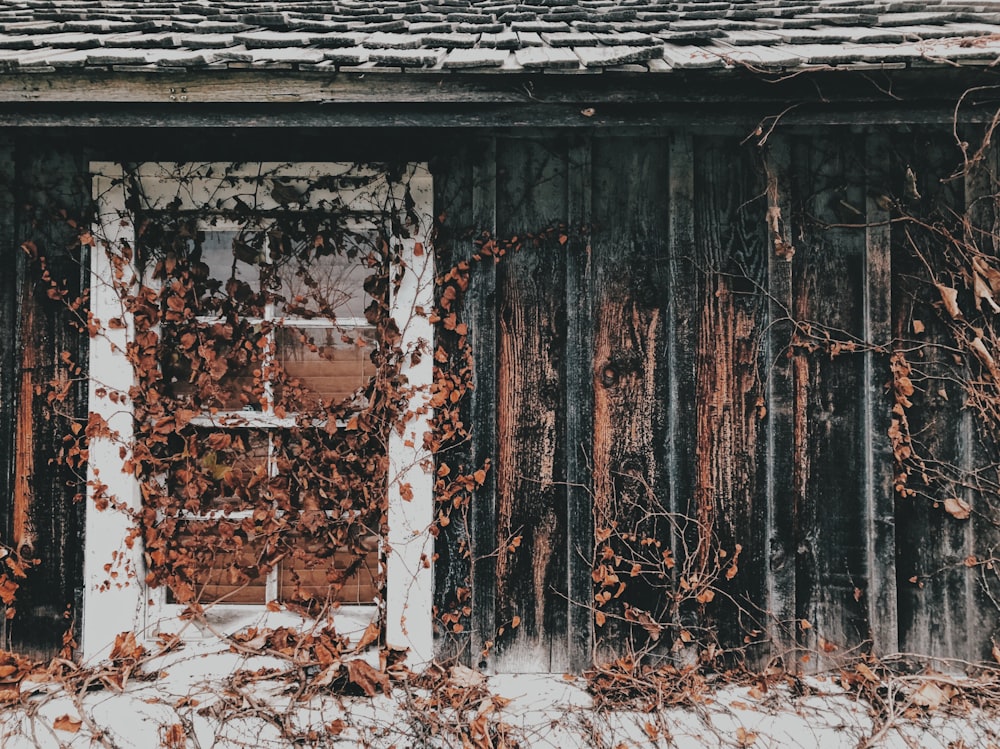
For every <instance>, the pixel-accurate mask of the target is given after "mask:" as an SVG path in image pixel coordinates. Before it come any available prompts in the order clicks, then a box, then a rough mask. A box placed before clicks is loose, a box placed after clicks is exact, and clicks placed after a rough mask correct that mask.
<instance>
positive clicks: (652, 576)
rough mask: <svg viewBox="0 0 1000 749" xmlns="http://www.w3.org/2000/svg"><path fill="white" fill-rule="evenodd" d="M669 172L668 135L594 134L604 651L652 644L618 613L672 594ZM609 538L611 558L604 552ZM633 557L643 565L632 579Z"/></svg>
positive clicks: (596, 463)
mask: <svg viewBox="0 0 1000 749" xmlns="http://www.w3.org/2000/svg"><path fill="white" fill-rule="evenodd" d="M669 181H670V174H669V141H667V140H666V139H655V140H654V139H650V140H647V141H645V142H640V141H636V140H634V139H627V138H600V139H598V140H596V141H595V143H594V218H595V222H596V223H597V225H598V226H601V227H612V226H613V227H616V229H615V230H614V231H613V232H612V231H608V232H598V233H597V234H595V237H594V243H593V252H594V255H593V264H594V276H593V278H594V280H593V283H594V286H593V292H594V300H593V305H594V327H593V347H594V348H593V360H592V363H591V372H592V377H593V383H594V384H593V390H594V456H593V492H594V523H595V528H596V530H597V534H598V535H597V538H598V541H599V543H598V557H599V559H600V562H599V563H600V565H601V567H599V569H606V570H607V576H601V579H599V580H597V582H598V585H599V591H600V592H604V593H607V594H609V595H610V596H611V600H610V601H609V602H608V603H606V604H605V605H604V606H603V607H602V608H601V610H602V611H603V612H604V613H605V615H606V616H607V617H608V618H607V622H606V624H605V625H604V626H603V627H601V628H600V629H599V631H598V633H597V635H598V643H599V653H600V654H603V655H612V654H622V653H624V652H629V651H639V650H641V649H644V648H646V647H649V646H653V645H655V644H656V643H655V642H651V641H650V639H649V634H648V633H647V631H645V630H644V629H643V628H642V627H641V626H638V625H637V624H632V623H630V622H629V621H627V620H625V619H624V616H625V613H626V608H625V607H629V606H631V607H633V608H635V609H638V610H641V611H644V612H648V613H649V614H650V615H651V616H652V617H653V619H654V620H656V621H664V620H665V616H666V614H667V612H669V610H670V604H671V601H670V596H669V579H662V578H659V577H658V576H657V574H656V573H655V570H656V569H657V566H658V564H659V563H660V561H661V553H662V550H663V549H665V548H669V545H670V544H671V536H672V533H673V530H674V526H673V524H672V522H671V520H672V519H671V518H670V517H669V514H668V511H669V506H670V498H669V492H668V490H667V489H666V486H665V485H664V457H663V448H664V446H665V443H666V428H667V412H666V409H665V408H664V407H663V404H664V401H665V397H666V393H667V367H666V354H667V343H668V341H667V330H666V328H667V324H668V314H667V309H666V307H667V295H668V293H669V260H668V256H667V251H668V247H669V245H668V237H667V232H668V228H669V223H668V215H669V210H670V206H669V205H665V204H664V201H663V196H665V195H669V192H668V190H669ZM607 534H610V536H608V535H607ZM602 537H605V538H606V540H605V541H602ZM650 542H655V543H653V544H652V545H651V543H650ZM608 546H609V547H610V548H611V549H612V550H613V551H614V552H615V553H616V554H617V555H618V556H617V557H613V558H608V557H607V555H605V554H604V553H603V550H604V547H608ZM633 564H640V565H641V567H642V568H643V569H644V570H645V571H646V574H645V575H644V576H637V577H634V578H633V577H631V573H630V570H631V568H632V565H633ZM616 578H617V579H618V580H619V581H620V582H618V583H616V582H614V580H615V579H616ZM620 584H621V585H623V588H624V590H619V589H618V586H619V585H620ZM632 621H635V619H632ZM664 639H666V638H664Z"/></svg>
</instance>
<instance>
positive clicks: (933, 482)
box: [892, 129, 985, 658]
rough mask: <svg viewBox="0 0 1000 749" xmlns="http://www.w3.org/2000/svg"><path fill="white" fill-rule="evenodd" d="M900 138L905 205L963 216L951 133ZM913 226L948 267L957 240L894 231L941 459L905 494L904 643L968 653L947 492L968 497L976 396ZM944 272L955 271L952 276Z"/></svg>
mask: <svg viewBox="0 0 1000 749" xmlns="http://www.w3.org/2000/svg"><path fill="white" fill-rule="evenodd" d="M895 146H896V147H895V158H894V161H893V164H892V168H893V177H894V179H895V184H896V185H901V186H902V189H900V187H897V190H898V191H899V193H898V194H899V200H900V202H901V204H902V206H903V210H904V211H905V212H906V213H908V214H911V215H913V214H915V215H921V214H922V213H923V212H924V211H926V210H928V208H929V207H931V210H934V209H935V208H936V209H937V210H940V211H941V212H942V213H944V214H945V215H950V216H961V215H962V214H963V210H964V208H965V205H964V204H965V199H966V196H965V194H964V193H965V190H966V188H965V185H964V184H963V181H962V180H943V179H941V175H945V174H953V173H954V168H955V163H954V158H953V154H954V151H953V148H954V141H953V138H952V136H951V134H950V133H948V132H944V131H940V130H933V129H927V130H917V131H915V132H914V133H913V134H912V135H911V136H910V137H909V138H907V139H905V140H903V139H898V140H897V143H896V144H895ZM908 185H912V187H908ZM907 232H909V233H910V234H911V235H912V236H913V237H914V239H915V241H916V242H918V243H919V246H920V248H921V251H922V252H923V253H925V255H926V257H927V258H929V259H930V261H931V262H932V264H933V265H934V266H935V267H937V268H938V269H939V270H938V271H937V272H940V268H941V267H943V263H940V261H938V260H937V258H939V257H942V256H944V255H945V254H946V253H948V252H950V242H948V241H947V240H945V239H943V238H941V237H940V236H936V235H934V234H933V233H926V234H925V233H923V232H921V231H920V229H919V227H915V226H914V225H912V224H907V225H904V226H901V227H900V228H899V230H898V231H894V232H893V256H892V266H893V290H892V297H893V336H894V338H895V339H896V340H897V342H898V343H897V346H898V352H901V353H902V354H904V355H905V356H906V358H907V361H908V362H909V363H910V364H911V365H912V367H913V371H912V372H911V374H910V377H912V378H913V382H914V385H915V386H916V387H919V388H920V390H919V391H915V392H914V394H913V396H912V397H911V398H910V400H911V401H912V406H910V407H909V408H906V409H905V415H906V419H907V420H908V422H909V431H910V433H911V434H912V435H915V436H916V442H915V444H914V449H915V450H916V452H917V455H918V456H920V457H921V458H927V459H933V460H935V461H937V463H933V464H932V465H931V466H930V469H931V470H930V471H926V472H925V471H920V470H915V471H913V472H912V475H911V477H910V479H909V481H908V482H907V487H908V488H909V489H912V490H913V491H914V492H915V493H914V494H913V495H912V496H906V497H898V498H897V513H896V536H897V557H896V565H897V580H898V590H897V600H898V604H899V606H898V609H899V639H900V648H901V649H902V650H903V651H904V652H914V653H921V654H923V655H926V656H929V657H931V658H935V657H940V658H954V657H965V656H966V655H967V654H968V653H969V648H970V642H972V641H977V642H978V641H981V639H982V638H981V637H980V634H979V633H978V632H975V631H973V630H972V629H971V628H970V622H969V601H970V597H971V596H972V592H971V590H970V588H971V587H972V586H973V585H974V584H975V575H974V573H973V572H972V570H971V569H970V568H968V567H966V566H965V564H964V560H965V559H966V557H967V556H968V553H969V539H968V536H967V533H968V527H969V522H968V520H960V519H957V518H954V517H952V516H951V515H949V514H948V513H947V512H945V511H944V508H943V507H942V506H941V502H942V501H943V500H944V499H945V498H947V497H960V498H963V499H966V500H967V499H968V495H967V494H966V492H967V491H968V490H967V489H966V488H964V485H965V484H966V483H967V481H966V479H967V476H965V475H963V474H962V470H963V468H964V466H965V465H966V461H967V460H968V458H967V456H966V451H967V450H968V449H969V448H970V445H969V443H968V442H967V441H966V440H967V439H968V436H969V435H968V434H963V430H964V429H965V425H964V423H963V420H964V418H965V417H964V415H963V412H964V411H965V410H966V408H965V405H964V403H965V400H966V398H967V393H966V390H965V387H964V385H963V380H964V379H965V378H966V377H968V372H967V371H963V366H962V365H961V364H959V363H958V362H956V360H955V359H954V358H953V355H952V352H953V348H954V343H953V338H952V335H951V333H950V331H949V330H948V326H947V325H946V324H945V323H944V322H943V321H942V320H941V318H940V316H939V314H938V312H937V310H936V309H935V305H938V304H940V299H941V297H940V294H939V293H938V292H937V290H936V289H935V288H934V286H933V285H932V281H931V279H930V278H929V277H928V272H927V269H926V267H925V266H924V264H923V263H922V262H921V261H919V260H918V259H917V258H916V257H915V256H914V252H913V248H912V247H911V245H910V243H909V241H908V240H907V239H906V233H907ZM943 282H944V283H950V282H951V280H950V278H948V277H945V278H943ZM917 321H919V322H920V323H921V330H920V332H917V330H916V327H915V322H917ZM939 469H940V470H939ZM924 473H926V475H927V476H928V481H926V482H925V481H924V477H923V475H922V474H924ZM942 612H947V615H942ZM984 634H985V633H984Z"/></svg>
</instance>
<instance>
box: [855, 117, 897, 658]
mask: <svg viewBox="0 0 1000 749" xmlns="http://www.w3.org/2000/svg"><path fill="white" fill-rule="evenodd" d="M865 149H866V152H865V160H866V162H867V172H866V187H867V194H866V197H865V222H866V227H865V253H864V270H863V277H864V278H863V284H864V299H863V302H862V312H863V315H864V320H863V325H862V327H863V331H862V333H863V335H862V337H863V338H864V341H865V345H866V350H865V352H864V384H863V387H864V392H863V394H862V401H863V409H864V422H863V423H862V425H861V428H860V438H861V440H862V442H863V450H862V458H863V468H862V471H863V473H862V475H863V478H864V487H863V488H864V512H865V526H866V527H865V540H866V556H867V560H866V576H867V579H868V587H867V590H866V591H865V592H864V593H865V601H866V603H867V618H868V626H869V636H870V638H871V641H872V650H873V651H874V652H875V653H876V654H877V655H888V654H891V653H896V652H898V650H899V632H898V630H899V625H898V622H897V613H898V612H897V608H898V603H897V600H896V556H895V555H896V521H895V507H894V500H895V492H894V489H893V483H894V479H895V471H894V468H893V454H892V444H891V443H890V441H889V429H890V426H891V417H890V414H891V410H892V399H891V397H890V390H889V388H887V387H886V383H887V381H888V379H889V371H890V365H889V354H890V352H891V351H892V264H891V254H892V225H891V223H890V222H891V217H892V216H891V213H890V210H889V209H890V202H889V200H888V195H889V192H890V191H889V189H888V179H889V165H890V160H889V144H888V134H887V133H885V132H877V133H872V134H869V135H868V136H867V138H866V143H865Z"/></svg>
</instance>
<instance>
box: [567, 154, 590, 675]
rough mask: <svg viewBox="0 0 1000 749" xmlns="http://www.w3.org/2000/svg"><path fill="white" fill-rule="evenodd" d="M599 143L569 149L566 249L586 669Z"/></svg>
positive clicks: (570, 437) (571, 462) (570, 438)
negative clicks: (594, 215)
mask: <svg viewBox="0 0 1000 749" xmlns="http://www.w3.org/2000/svg"><path fill="white" fill-rule="evenodd" d="M592 148H593V142H592V140H591V138H590V137H588V136H584V137H579V136H577V137H574V138H572V140H571V141H570V145H569V154H568V158H569V174H568V175H567V185H568V188H569V196H568V201H567V207H568V214H567V218H568V227H567V229H568V235H567V236H568V241H567V245H566V339H567V343H566V388H565V396H564V398H565V400H564V403H563V410H564V412H565V414H566V502H567V510H566V538H567V542H568V543H567V549H566V554H567V565H566V568H567V574H568V579H567V583H566V584H567V590H568V591H569V612H568V614H569V616H568V623H569V632H568V636H567V643H568V649H569V665H570V667H571V668H572V669H573V670H574V671H583V670H585V669H586V668H588V667H589V666H591V665H592V662H593V651H594V617H593V614H592V612H591V607H592V606H593V588H594V586H593V582H592V580H591V576H590V573H591V570H592V569H593V563H594V546H595V544H594V515H593V495H592V493H591V491H590V486H591V481H592V477H591V463H592V461H591V456H592V455H593V430H594V419H593V409H594V390H593V378H592V377H591V366H590V352H591V351H592V350H593V330H592V326H593V319H592V310H591V307H590V299H591V294H592V291H591V287H590V282H591V279H590V273H591V242H592V241H593V239H594V236H593V228H594V227H593V226H592V215H591V214H592V207H591V203H592V192H593V180H592V177H593V162H592Z"/></svg>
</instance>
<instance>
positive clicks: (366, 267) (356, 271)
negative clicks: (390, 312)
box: [274, 234, 377, 320]
mask: <svg viewBox="0 0 1000 749" xmlns="http://www.w3.org/2000/svg"><path fill="white" fill-rule="evenodd" d="M374 247H375V242H374V239H373V238H371V237H345V236H339V237H335V238H331V237H326V236H323V235H322V234H318V235H316V237H315V238H314V240H313V246H311V247H308V246H307V247H303V248H301V249H299V250H298V251H297V252H296V254H295V255H294V256H293V257H290V258H287V259H283V260H282V261H281V262H279V263H275V274H276V278H275V282H274V286H275V291H276V293H277V295H278V296H279V298H280V300H281V301H280V302H279V304H278V305H277V314H278V315H279V316H285V317H310V318H311V317H326V318H328V319H330V320H347V319H355V320H362V319H364V316H365V309H366V308H367V307H368V305H369V304H371V301H372V297H371V295H370V294H369V293H368V292H367V291H366V290H365V285H366V284H365V282H366V280H367V279H368V278H369V277H370V276H373V275H375V274H376V272H377V269H376V268H373V267H370V264H369V258H371V257H373V256H374V255H373V249H374ZM369 288H371V284H369Z"/></svg>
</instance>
